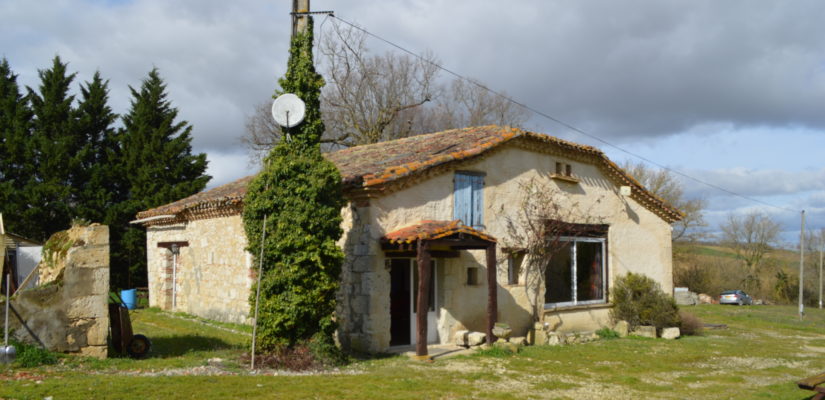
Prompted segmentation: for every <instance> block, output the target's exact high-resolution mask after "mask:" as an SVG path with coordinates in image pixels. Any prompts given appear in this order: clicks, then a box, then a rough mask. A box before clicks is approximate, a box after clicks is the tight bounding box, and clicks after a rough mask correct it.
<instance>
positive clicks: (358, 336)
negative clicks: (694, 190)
mask: <svg viewBox="0 0 825 400" xmlns="http://www.w3.org/2000/svg"><path fill="white" fill-rule="evenodd" d="M327 157H328V159H329V160H331V161H332V162H334V163H335V164H336V165H337V166H338V169H339V170H340V172H341V175H342V178H343V185H344V194H345V197H346V198H347V200H348V205H347V206H346V207H345V208H344V209H343V210H342V211H341V212H342V215H343V217H344V222H343V229H344V236H343V237H342V238H341V240H340V245H341V246H342V247H343V249H344V251H345V254H346V261H345V265H344V268H343V272H342V277H341V279H342V282H341V290H340V293H339V296H338V298H339V299H338V300H339V305H338V310H337V315H336V318H337V319H338V321H339V324H340V328H339V339H340V341H341V343H342V344H343V345H344V346H347V347H350V348H353V349H358V350H362V351H369V352H381V351H386V350H388V349H389V348H390V347H392V346H405V345H411V344H417V345H418V348H419V354H421V348H422V347H423V351H424V352H426V343H447V342H450V341H451V339H452V338H453V335H454V334H455V332H457V331H459V330H474V331H481V332H487V333H488V335H489V336H491V335H490V330H491V328H492V324H493V323H494V322H496V321H499V322H506V323H508V324H510V326H511V327H512V328H513V330H514V332H515V334H524V333H526V332H527V330H528V329H530V328H532V326H533V323H534V320H535V319H536V318H537V319H539V320H540V321H546V322H547V323H551V324H552V327H553V329H557V330H559V331H582V330H593V329H598V328H600V327H602V326H604V325H606V324H607V323H608V311H609V308H610V284H611V282H613V281H614V280H615V279H616V277H618V276H620V275H623V274H625V273H627V272H636V273H644V274H646V275H648V276H650V277H652V278H653V279H655V280H656V281H657V282H659V283H660V284H661V285H662V288H663V289H664V290H665V291H666V292H670V291H671V289H672V264H671V227H670V224H671V223H673V222H675V221H677V220H679V219H680V218H681V213H680V212H679V211H678V210H676V209H674V208H672V207H671V206H670V205H668V204H666V203H665V202H664V201H662V200H661V199H660V198H658V197H656V196H655V195H653V194H652V193H650V192H649V191H647V190H646V189H645V188H644V187H642V186H641V185H640V184H639V183H638V182H637V181H635V180H634V179H633V178H632V177H630V176H628V175H627V174H626V173H625V172H624V171H623V170H622V169H621V168H619V167H618V166H617V165H616V164H614V163H613V162H612V161H610V160H609V159H608V158H607V157H606V156H605V155H604V153H602V152H601V151H600V150H598V149H596V148H593V147H589V146H584V145H579V144H575V143H572V142H568V141H564V140H561V139H557V138H554V137H551V136H548V135H544V134H539V133H533V132H526V131H522V130H518V129H513V128H506V127H498V126H484V127H476V128H466V129H459V130H449V131H444V132H439V133H433V134H428V135H421V136H414V137H410V138H405V139H399V140H394V141H390V142H384V143H378V144H372V145H365V146H358V147H353V148H349V149H344V150H340V151H336V152H333V153H329V154H327ZM251 179H252V177H246V178H243V179H240V180H238V181H235V182H232V183H229V184H226V185H223V186H220V187H217V188H214V189H211V190H208V191H205V192H202V193H199V194H196V195H194V196H191V197H188V198H185V199H182V200H179V201H176V202H174V203H171V204H168V205H164V206H161V207H158V208H154V209H151V210H147V211H143V212H141V213H139V214H138V216H137V218H138V221H137V222H139V223H141V224H143V225H144V226H145V227H146V230H147V253H148V254H147V257H148V271H149V302H150V305H152V306H157V307H161V308H164V309H175V310H179V311H185V312H188V313H192V314H195V315H199V316H203V317H207V318H213V319H217V320H223V321H232V322H241V323H245V322H248V321H249V305H248V298H249V290H250V287H251V285H252V284H253V280H252V276H253V274H254V272H253V271H254V266H253V265H252V257H251V256H250V255H249V254H248V253H247V252H246V251H245V250H244V248H245V246H246V241H245V237H244V232H243V227H242V221H241V215H240V214H241V210H242V207H243V198H244V195H245V193H246V186H247V184H248V183H249V182H250V180H251ZM535 182H540V183H541V185H542V186H539V187H540V188H542V189H541V192H534V193H533V194H534V195H536V196H537V197H539V196H538V195H542V193H543V194H547V193H552V194H553V196H554V198H556V199H557V200H558V204H559V205H560V207H559V209H560V210H562V211H564V213H563V215H564V216H566V217H565V218H563V219H565V221H562V222H561V225H559V224H557V225H556V228H557V229H558V226H561V227H562V230H561V231H559V232H558V233H557V237H556V239H557V240H556V242H558V243H557V244H558V248H557V249H556V250H555V251H556V253H557V254H556V255H555V256H554V257H553V258H552V261H551V262H550V263H549V264H548V265H547V266H546V268H543V269H542V273H543V276H542V278H543V279H540V280H539V281H538V282H539V283H538V284H535V281H534V280H531V279H530V278H529V277H528V274H529V272H530V271H528V270H527V268H525V265H526V263H525V262H524V260H525V257H530V254H525V252H524V251H523V248H522V247H521V246H520V243H517V242H516V241H517V240H518V238H519V237H520V236H519V235H518V234H517V232H518V229H516V230H514V229H513V228H514V226H515V227H516V228H518V226H516V225H514V224H513V221H516V220H517V218H516V217H518V216H519V215H521V214H523V213H522V208H523V207H524V206H525V204H526V203H525V201H526V200H531V198H530V196H532V195H531V194H530V192H528V191H525V187H527V186H528V185H526V184H525V183H535ZM565 226H569V227H570V228H571V229H570V230H569V231H566V230H564V229H565V228H564V227H565ZM573 228H575V229H573ZM531 282H533V283H531ZM545 282H546V284H545ZM536 290H537V291H539V292H535V291H536ZM418 293H421V294H422V295H418ZM537 293H538V294H537ZM536 294H537V295H536ZM536 300H537V301H536ZM535 303H539V304H537V305H536V306H535V307H534V304H535ZM418 310H426V312H418ZM534 315H535V316H534Z"/></svg>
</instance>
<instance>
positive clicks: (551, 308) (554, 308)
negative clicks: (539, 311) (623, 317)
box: [544, 302, 613, 314]
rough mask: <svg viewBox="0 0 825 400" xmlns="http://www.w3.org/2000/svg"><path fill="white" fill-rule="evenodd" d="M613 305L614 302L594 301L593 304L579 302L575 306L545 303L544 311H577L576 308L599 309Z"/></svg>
mask: <svg viewBox="0 0 825 400" xmlns="http://www.w3.org/2000/svg"><path fill="white" fill-rule="evenodd" d="M611 307H613V304H612V303H607V302H605V303H593V304H577V305H574V306H554V305H547V304H545V305H544V313H545V314H547V313H552V312H556V311H576V310H597V309H600V308H611Z"/></svg>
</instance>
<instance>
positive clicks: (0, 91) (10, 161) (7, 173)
mask: <svg viewBox="0 0 825 400" xmlns="http://www.w3.org/2000/svg"><path fill="white" fill-rule="evenodd" d="M31 119H32V112H31V108H30V107H29V101H28V98H26V97H24V96H23V95H22V94H21V93H20V86H19V85H18V83H17V75H15V74H14V72H12V70H11V67H10V66H9V62H8V60H7V59H5V58H3V59H2V60H0V213H3V214H5V215H6V219H5V224H6V225H5V226H6V229H7V230H8V231H10V232H15V233H18V234H21V235H27V236H28V235H31V234H32V233H33V232H31V231H29V229H27V228H29V227H28V226H27V224H25V223H23V221H22V220H20V219H18V218H16V216H17V215H20V214H22V212H23V210H25V209H26V203H25V200H24V197H23V196H22V191H23V188H24V186H25V185H26V184H27V182H28V181H29V179H30V177H31V176H32V175H33V173H34V168H33V165H32V163H31V160H32V152H31V150H32V149H31V147H30V144H31V138H30V135H31V129H30V128H31ZM12 216H14V217H12ZM9 217H12V218H9Z"/></svg>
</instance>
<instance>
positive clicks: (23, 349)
mask: <svg viewBox="0 0 825 400" xmlns="http://www.w3.org/2000/svg"><path fill="white" fill-rule="evenodd" d="M10 344H11V345H12V346H14V348H15V350H17V358H16V359H15V360H14V365H16V366H18V367H23V368H31V367H37V366H40V365H51V364H55V363H57V357H56V356H55V355H54V353H52V352H50V351H48V350H45V349H43V348H40V347H38V346H33V345H30V344H26V343H20V342H17V341H14V340H12V341H11V343H10Z"/></svg>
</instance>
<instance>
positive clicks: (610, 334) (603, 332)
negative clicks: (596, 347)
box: [596, 328, 619, 339]
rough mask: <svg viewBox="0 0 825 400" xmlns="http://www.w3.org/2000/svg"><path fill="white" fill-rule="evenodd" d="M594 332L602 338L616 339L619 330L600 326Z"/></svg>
mask: <svg viewBox="0 0 825 400" xmlns="http://www.w3.org/2000/svg"><path fill="white" fill-rule="evenodd" d="M596 334H597V335H599V337H600V338H602V339H618V338H619V332H616V331H614V330H613V329H610V328H602V329H599V330H597V331H596Z"/></svg>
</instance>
